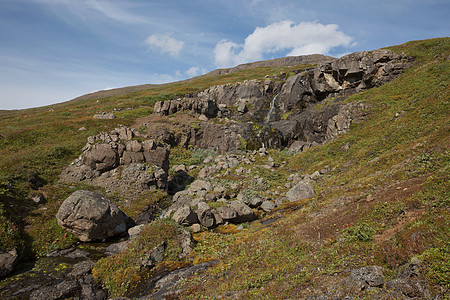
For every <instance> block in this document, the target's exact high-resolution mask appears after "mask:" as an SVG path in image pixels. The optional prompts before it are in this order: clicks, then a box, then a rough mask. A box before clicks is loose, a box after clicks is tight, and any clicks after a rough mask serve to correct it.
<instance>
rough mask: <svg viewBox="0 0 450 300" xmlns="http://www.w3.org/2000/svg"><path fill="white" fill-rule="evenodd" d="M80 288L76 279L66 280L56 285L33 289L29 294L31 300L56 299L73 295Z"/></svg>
mask: <svg viewBox="0 0 450 300" xmlns="http://www.w3.org/2000/svg"><path fill="white" fill-rule="evenodd" d="M79 288H80V284H79V283H78V281H77V280H75V279H72V280H66V281H63V282H61V283H58V284H56V285H50V286H46V287H43V288H40V289H38V290H37V291H34V292H32V293H31V295H30V299H31V300H57V299H66V298H70V297H73V296H75V293H76V292H77V291H78V289H79Z"/></svg>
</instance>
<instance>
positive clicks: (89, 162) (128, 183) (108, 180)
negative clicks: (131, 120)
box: [60, 127, 170, 192]
mask: <svg viewBox="0 0 450 300" xmlns="http://www.w3.org/2000/svg"><path fill="white" fill-rule="evenodd" d="M139 136H140V135H139V133H138V132H137V131H133V130H131V129H129V128H127V127H120V128H116V129H115V130H113V131H112V132H110V133H101V134H98V135H96V136H91V137H89V138H88V142H87V144H86V146H85V147H84V148H83V153H82V154H81V155H80V157H79V158H77V159H76V160H75V161H74V162H73V163H72V164H71V165H70V166H68V167H67V168H65V169H64V170H63V172H62V173H61V175H60V179H61V180H62V181H64V182H79V181H85V182H88V183H91V184H94V185H97V186H101V187H104V188H106V189H107V190H108V191H115V192H121V191H127V192H129V191H131V192H132V191H136V192H139V191H142V190H146V189H151V188H160V189H164V188H165V187H166V184H167V171H168V168H169V152H170V146H168V145H165V144H163V143H161V142H158V141H156V140H151V139H150V140H145V139H133V138H134V137H139Z"/></svg>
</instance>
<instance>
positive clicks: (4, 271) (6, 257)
mask: <svg viewBox="0 0 450 300" xmlns="http://www.w3.org/2000/svg"><path fill="white" fill-rule="evenodd" d="M18 259H19V255H18V254H17V250H16V249H13V250H10V251H4V250H1V249H0V278H1V277H4V276H6V275H8V274H9V273H11V272H12V271H13V269H14V266H15V265H16V263H17V261H18Z"/></svg>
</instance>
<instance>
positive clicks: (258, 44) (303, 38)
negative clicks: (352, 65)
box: [215, 20, 352, 67]
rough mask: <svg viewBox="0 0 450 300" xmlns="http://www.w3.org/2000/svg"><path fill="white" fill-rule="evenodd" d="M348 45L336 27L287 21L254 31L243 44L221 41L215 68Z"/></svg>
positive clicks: (324, 51) (347, 37) (347, 38)
mask: <svg viewBox="0 0 450 300" xmlns="http://www.w3.org/2000/svg"><path fill="white" fill-rule="evenodd" d="M351 42H352V38H351V37H350V36H348V35H346V34H344V33H343V32H341V31H339V27H338V25H336V24H328V25H323V24H320V23H317V22H301V23H299V24H295V23H294V22H292V21H289V20H286V21H281V22H277V23H273V24H271V25H268V26H266V27H257V28H256V29H255V31H253V33H252V34H250V35H249V36H248V37H247V38H246V39H245V41H244V44H236V43H234V42H232V41H228V40H221V41H220V42H219V43H217V45H216V48H215V61H216V65H217V66H218V67H230V66H234V65H238V64H242V63H246V62H251V61H257V60H262V59H263V57H264V54H267V53H276V52H281V51H290V52H289V53H288V54H287V55H288V56H294V55H306V54H316V53H323V54H326V53H327V52H328V51H330V49H332V48H334V47H338V46H349V45H350V43H351Z"/></svg>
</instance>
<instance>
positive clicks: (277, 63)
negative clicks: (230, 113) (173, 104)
mask: <svg viewBox="0 0 450 300" xmlns="http://www.w3.org/2000/svg"><path fill="white" fill-rule="evenodd" d="M331 60H335V58H333V57H331V56H325V55H322V54H311V55H301V56H287V57H282V58H275V59H270V60H264V61H257V62H252V63H246V64H241V65H238V66H236V67H232V68H226V69H217V70H214V71H211V72H209V73H207V74H204V75H200V76H197V77H193V78H190V79H185V80H181V81H180V82H186V81H191V80H193V79H198V78H201V77H207V76H218V75H223V74H230V73H234V72H237V71H241V70H245V69H251V68H258V67H289V66H296V65H303V64H321V63H324V62H327V61H331ZM164 84H165V83H164ZM164 84H141V85H135V86H127V87H121V88H115V89H110V90H102V91H98V92H93V93H89V94H86V95H83V96H79V97H77V98H74V99H72V100H70V101H71V102H72V101H74V102H76V101H81V100H88V99H96V98H106V97H111V96H117V95H123V94H128V93H132V92H138V91H143V90H148V89H151V88H153V87H156V86H161V85H164Z"/></svg>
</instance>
